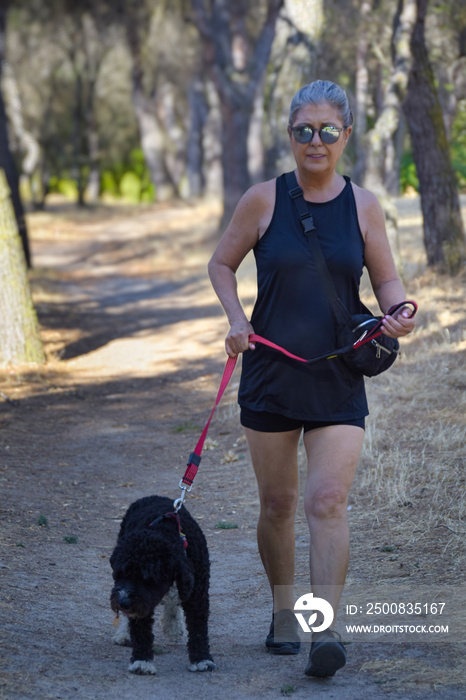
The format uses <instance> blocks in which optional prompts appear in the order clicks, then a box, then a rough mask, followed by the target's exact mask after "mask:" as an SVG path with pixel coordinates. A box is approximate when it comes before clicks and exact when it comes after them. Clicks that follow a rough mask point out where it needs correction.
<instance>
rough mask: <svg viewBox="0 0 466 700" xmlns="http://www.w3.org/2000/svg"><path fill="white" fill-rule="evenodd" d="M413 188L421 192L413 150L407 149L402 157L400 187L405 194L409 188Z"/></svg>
mask: <svg viewBox="0 0 466 700" xmlns="http://www.w3.org/2000/svg"><path fill="white" fill-rule="evenodd" d="M410 188H413V189H415V190H416V192H419V180H418V177H417V173H416V166H415V164H414V161H413V154H412V153H411V151H405V153H403V158H402V159H401V169H400V189H401V192H402V193H403V194H404V193H405V192H406V191H407V190H408V189H410Z"/></svg>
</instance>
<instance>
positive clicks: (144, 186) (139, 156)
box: [101, 148, 155, 204]
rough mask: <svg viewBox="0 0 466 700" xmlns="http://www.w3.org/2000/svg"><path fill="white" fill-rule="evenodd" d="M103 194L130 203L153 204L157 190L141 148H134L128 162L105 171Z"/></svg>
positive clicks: (102, 180) (102, 186)
mask: <svg viewBox="0 0 466 700" xmlns="http://www.w3.org/2000/svg"><path fill="white" fill-rule="evenodd" d="M101 193H102V194H107V195H111V196H112V197H122V198H123V199H125V200H126V201H128V202H131V203H134V204H138V203H139V202H153V201H154V199H155V189H154V186H153V184H152V182H151V180H150V173H149V170H148V168H147V166H146V163H145V160H144V154H143V152H142V150H141V149H140V148H134V149H133V150H132V151H131V152H130V154H129V158H128V160H127V162H123V161H118V162H116V163H114V164H113V165H112V166H111V168H109V169H107V170H104V172H103V173H102V177H101Z"/></svg>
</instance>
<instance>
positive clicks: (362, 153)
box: [352, 0, 372, 184]
mask: <svg viewBox="0 0 466 700" xmlns="http://www.w3.org/2000/svg"><path fill="white" fill-rule="evenodd" d="M371 10H372V1H371V0H363V2H362V3H361V6H360V10H359V15H360V17H359V33H358V43H357V46H356V114H355V125H354V136H355V141H356V163H355V165H354V168H353V173H352V177H353V180H354V181H355V182H356V184H361V182H363V181H364V172H365V169H366V150H365V148H364V135H365V133H366V129H367V97H368V91H369V70H368V68H367V53H368V49H369V37H368V25H369V21H370V14H371Z"/></svg>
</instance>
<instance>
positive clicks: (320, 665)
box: [304, 630, 346, 678]
mask: <svg viewBox="0 0 466 700" xmlns="http://www.w3.org/2000/svg"><path fill="white" fill-rule="evenodd" d="M312 639H313V641H312V644H311V651H310V653H309V661H308V664H307V666H306V668H305V669H304V673H305V674H306V676H318V677H319V678H326V677H327V676H333V675H334V674H335V672H336V671H338V669H339V668H342V667H343V666H344V665H345V664H346V649H345V647H344V646H343V644H342V643H341V637H340V635H339V634H338V632H334V631H333V630H325V632H318V633H317V634H314V635H313V636H312Z"/></svg>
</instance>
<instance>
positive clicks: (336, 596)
mask: <svg viewBox="0 0 466 700" xmlns="http://www.w3.org/2000/svg"><path fill="white" fill-rule="evenodd" d="M363 438H364V430H363V429H362V428H359V427H355V426H352V425H332V426H327V427H325V428H319V429H317V430H310V431H308V432H307V433H305V435H304V444H305V448H306V453H307V458H308V475H307V482H306V488H305V494H304V509H305V513H306V517H307V522H308V526H309V533H310V555H309V561H310V575H311V586H312V592H313V594H314V595H315V596H316V597H319V598H324V599H325V600H327V601H328V602H329V603H330V604H331V605H332V607H333V609H334V612H335V615H336V613H337V608H338V603H339V601H340V596H341V592H342V589H343V585H344V582H345V578H346V572H347V569H348V560H349V530H348V520H347V508H348V506H347V502H348V492H349V489H350V487H351V484H352V482H353V478H354V474H355V471H356V467H357V464H358V461H359V456H360V453H361V447H362V442H363Z"/></svg>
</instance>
